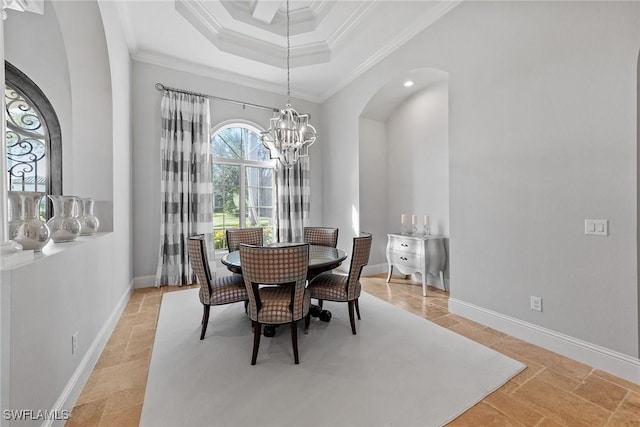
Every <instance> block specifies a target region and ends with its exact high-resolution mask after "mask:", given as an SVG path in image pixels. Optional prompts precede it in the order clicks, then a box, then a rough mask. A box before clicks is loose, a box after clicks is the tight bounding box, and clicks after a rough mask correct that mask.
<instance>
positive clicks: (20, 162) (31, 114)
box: [4, 84, 49, 193]
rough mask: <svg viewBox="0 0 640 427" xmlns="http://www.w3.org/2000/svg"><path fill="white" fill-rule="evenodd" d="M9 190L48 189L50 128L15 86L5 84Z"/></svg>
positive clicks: (46, 190) (43, 190) (44, 190)
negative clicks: (48, 128)
mask: <svg viewBox="0 0 640 427" xmlns="http://www.w3.org/2000/svg"><path fill="white" fill-rule="evenodd" d="M4 98H5V102H6V118H7V171H8V172H9V190H11V191H41V192H45V193H46V192H48V190H49V185H48V180H47V176H48V171H47V169H48V162H47V160H48V159H47V154H48V151H49V150H48V145H49V132H48V130H47V125H46V123H45V122H44V120H43V119H42V115H41V114H40V112H39V111H38V109H37V108H36V107H35V105H33V103H32V102H30V100H29V99H28V98H27V97H26V96H25V95H24V93H22V92H21V91H20V90H19V89H18V88H16V87H13V86H11V85H10V84H6V87H5V91H4Z"/></svg>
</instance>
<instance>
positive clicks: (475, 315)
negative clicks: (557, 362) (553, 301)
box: [449, 298, 640, 384]
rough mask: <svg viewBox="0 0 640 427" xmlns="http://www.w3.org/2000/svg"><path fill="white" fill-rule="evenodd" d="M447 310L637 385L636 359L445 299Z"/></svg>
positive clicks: (639, 367)
mask: <svg viewBox="0 0 640 427" xmlns="http://www.w3.org/2000/svg"><path fill="white" fill-rule="evenodd" d="M449 312H450V313H453V314H457V315H460V316H462V317H466V318H467V319H470V320H473V321H475V322H478V323H481V324H483V325H485V326H489V327H490V328H493V329H496V330H498V331H501V332H504V333H506V334H508V335H511V336H512V337H515V338H518V339H521V340H523V341H526V342H529V343H531V344H535V345H537V346H540V347H542V348H545V349H547V350H550V351H553V352H555V353H558V354H561V355H563V356H566V357H569V358H571V359H574V360H577V361H578V362H581V363H584V364H586V365H589V366H591V367H593V368H596V369H600V370H602V371H605V372H608V373H610V374H612V375H615V376H617V377H620V378H623V379H625V380H627V381H631V382H633V383H636V384H640V359H638V358H635V357H631V356H628V355H626V354H623V353H619V352H617V351H614V350H610V349H608V348H605V347H601V346H599V345H596V344H591V343H589V342H586V341H583V340H580V339H577V338H574V337H571V336H568V335H564V334H562V333H560V332H556V331H553V330H551V329H546V328H543V327H541V326H538V325H534V324H532V323H529V322H524V321H522V320H519V319H516V318H514V317H510V316H506V315H504V314H500V313H497V312H494V311H491V310H487V309H485V308H482V307H479V306H476V305H473V304H469V303H466V302H464V301H460V300H457V299H455V298H450V299H449Z"/></svg>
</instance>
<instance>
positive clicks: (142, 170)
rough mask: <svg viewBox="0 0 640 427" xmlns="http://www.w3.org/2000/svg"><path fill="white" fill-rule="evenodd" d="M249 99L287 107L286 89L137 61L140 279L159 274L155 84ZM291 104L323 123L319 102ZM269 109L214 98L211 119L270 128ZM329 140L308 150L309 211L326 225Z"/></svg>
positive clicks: (136, 179) (136, 215) (136, 221)
mask: <svg viewBox="0 0 640 427" xmlns="http://www.w3.org/2000/svg"><path fill="white" fill-rule="evenodd" d="M158 82H159V83H162V84H164V85H165V86H168V87H174V88H179V89H185V90H190V91H195V92H199V93H205V94H210V95H215V96H219V97H223V98H228V99H234V100H239V101H243V102H247V103H252V104H258V105H265V106H273V107H276V108H281V107H284V104H285V102H286V97H285V96H284V95H283V94H273V93H268V92H263V91H259V90H255V89H251V88H248V87H244V86H240V85H237V84H234V83H229V82H224V81H220V80H215V79H212V78H208V77H203V76H201V75H197V74H192V73H188V72H185V71H178V70H175V69H170V68H166V67H163V66H158V65H153V64H149V63H146V62H140V61H134V66H133V83H134V93H133V123H134V141H135V143H134V147H133V160H134V167H133V212H134V218H133V252H134V259H133V265H134V272H133V275H134V277H136V278H140V279H141V280H140V283H142V284H149V281H150V280H151V283H152V281H153V279H152V277H151V276H154V275H155V273H156V267H157V263H158V251H159V242H160V215H159V213H158V212H159V210H158V209H159V207H160V124H161V122H160V101H161V99H162V92H160V91H158V90H156V89H155V84H156V83H158ZM292 105H293V107H294V108H296V109H297V110H298V111H299V112H300V113H303V112H307V113H310V114H311V117H312V120H311V122H312V124H314V126H317V125H318V123H320V122H321V117H320V114H319V109H318V106H317V105H315V104H313V103H309V102H304V101H298V100H295V99H293V100H292ZM270 117H271V112H270V111H268V110H261V109H255V108H246V109H243V108H242V106H240V105H235V104H230V103H225V102H220V101H212V102H211V124H212V126H215V125H216V124H218V123H221V122H223V121H226V120H231V119H243V120H248V121H250V122H253V123H255V124H256V125H258V126H262V127H268V124H269V118H270ZM324 144H326V139H325V137H324V136H323V135H322V134H321V135H320V136H319V137H318V140H317V141H316V143H315V144H314V145H313V146H312V147H311V148H310V149H309V156H310V160H311V179H310V181H311V215H310V218H309V223H310V225H320V224H322V214H321V210H322V200H321V198H320V197H318V196H319V195H321V194H322V178H321V177H322V168H323V164H322V161H321V159H322V150H323V145H324Z"/></svg>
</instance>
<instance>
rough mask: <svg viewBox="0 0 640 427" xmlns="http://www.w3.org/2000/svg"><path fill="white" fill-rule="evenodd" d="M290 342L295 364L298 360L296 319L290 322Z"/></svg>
mask: <svg viewBox="0 0 640 427" xmlns="http://www.w3.org/2000/svg"><path fill="white" fill-rule="evenodd" d="M291 344H292V345H293V359H294V360H295V362H296V365H297V364H298V363H300V362H299V360H298V321H297V320H296V321H293V322H291Z"/></svg>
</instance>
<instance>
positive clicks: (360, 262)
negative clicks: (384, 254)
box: [347, 233, 372, 300]
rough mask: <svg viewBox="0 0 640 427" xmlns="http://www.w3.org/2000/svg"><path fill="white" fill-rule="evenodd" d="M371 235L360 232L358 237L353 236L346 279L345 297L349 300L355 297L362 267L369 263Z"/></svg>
mask: <svg viewBox="0 0 640 427" xmlns="http://www.w3.org/2000/svg"><path fill="white" fill-rule="evenodd" d="M371 241H372V237H371V234H370V233H360V237H354V238H353V250H352V251H351V267H350V268H349V278H348V279H347V297H348V299H349V300H352V299H354V298H357V297H358V295H357V293H358V290H357V286H358V283H359V281H360V274H362V268H363V267H364V266H365V265H367V264H368V263H369V254H370V253H371Z"/></svg>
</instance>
